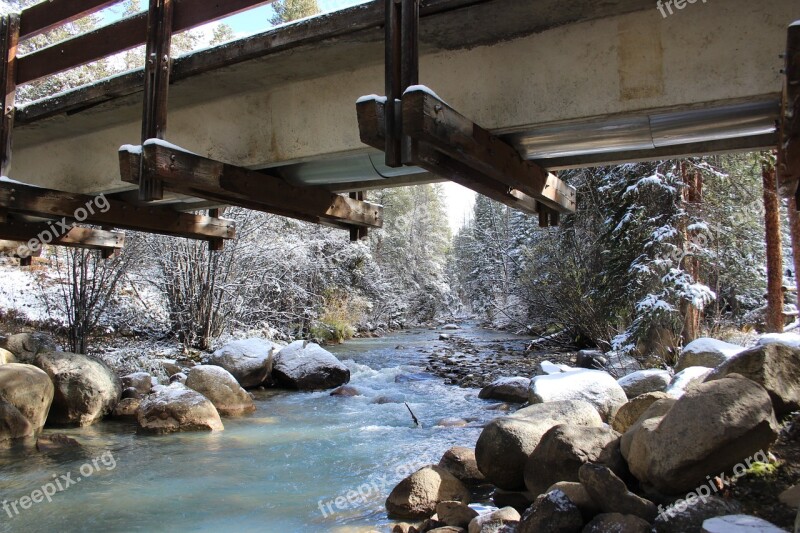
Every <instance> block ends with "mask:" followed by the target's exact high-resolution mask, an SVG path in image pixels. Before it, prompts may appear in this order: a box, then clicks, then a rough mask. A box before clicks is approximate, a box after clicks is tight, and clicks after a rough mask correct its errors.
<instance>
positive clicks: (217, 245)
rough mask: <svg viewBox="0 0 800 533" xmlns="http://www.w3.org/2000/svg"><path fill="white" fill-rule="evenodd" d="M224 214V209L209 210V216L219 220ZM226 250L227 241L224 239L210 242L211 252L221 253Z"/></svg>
mask: <svg viewBox="0 0 800 533" xmlns="http://www.w3.org/2000/svg"><path fill="white" fill-rule="evenodd" d="M221 214H222V209H220V208H214V209H209V210H208V216H210V217H212V218H219V217H220V215H221ZM224 248H225V241H224V240H223V239H212V240H210V241H208V251H209V252H221V251H222V250H223V249H224Z"/></svg>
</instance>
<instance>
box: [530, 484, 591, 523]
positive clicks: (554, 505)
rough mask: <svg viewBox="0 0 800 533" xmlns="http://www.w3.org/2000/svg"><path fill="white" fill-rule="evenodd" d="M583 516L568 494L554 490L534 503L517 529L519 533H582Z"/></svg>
mask: <svg viewBox="0 0 800 533" xmlns="http://www.w3.org/2000/svg"><path fill="white" fill-rule="evenodd" d="M581 529H583V516H582V515H581V511H580V509H578V506H577V505H575V504H574V503H573V502H572V500H570V499H569V497H567V495H566V494H564V493H563V492H561V491H560V490H554V491H551V492H548V493H547V494H542V495H541V496H539V497H538V498H536V501H535V502H533V505H531V506H530V507H529V508H528V510H527V511H525V514H523V515H522V519H521V520H520V522H519V526H518V527H517V533H580V531H581Z"/></svg>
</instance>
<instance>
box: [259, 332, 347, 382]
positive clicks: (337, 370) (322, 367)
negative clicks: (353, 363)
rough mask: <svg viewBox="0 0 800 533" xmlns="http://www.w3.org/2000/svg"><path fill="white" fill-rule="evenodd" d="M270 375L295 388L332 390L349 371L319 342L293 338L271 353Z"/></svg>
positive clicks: (344, 380)
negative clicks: (293, 339)
mask: <svg viewBox="0 0 800 533" xmlns="http://www.w3.org/2000/svg"><path fill="white" fill-rule="evenodd" d="M272 374H273V376H274V377H275V379H276V380H277V381H278V383H280V384H281V385H283V386H285V387H288V388H291V389H298V390H319V389H333V388H335V387H338V386H339V385H344V384H345V383H348V382H349V381H350V370H349V369H348V368H347V367H346V366H345V365H343V364H342V363H341V361H339V360H338V359H337V358H336V357H335V356H334V355H333V354H332V353H330V352H329V351H328V350H325V349H324V348H322V347H321V346H320V345H319V344H316V343H313V342H308V341H295V342H293V343H291V344H290V345H289V346H286V347H285V348H283V349H282V350H281V351H280V352H278V354H277V355H276V356H275V364H274V366H273V369H272Z"/></svg>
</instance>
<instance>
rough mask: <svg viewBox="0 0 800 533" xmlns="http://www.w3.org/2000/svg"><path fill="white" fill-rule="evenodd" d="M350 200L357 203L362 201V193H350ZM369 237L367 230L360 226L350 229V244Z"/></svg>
mask: <svg viewBox="0 0 800 533" xmlns="http://www.w3.org/2000/svg"><path fill="white" fill-rule="evenodd" d="M350 198H351V199H353V200H356V201H359V202H363V201H364V191H357V192H351V193H350ZM367 237H369V229H368V228H365V227H360V226H351V227H350V242H358V241H361V240H364V239H366V238H367Z"/></svg>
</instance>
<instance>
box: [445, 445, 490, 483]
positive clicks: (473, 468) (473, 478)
mask: <svg viewBox="0 0 800 533" xmlns="http://www.w3.org/2000/svg"><path fill="white" fill-rule="evenodd" d="M439 466H440V467H442V468H444V469H445V470H447V471H448V472H450V473H451V474H453V475H454V476H455V477H456V478H458V479H459V481H461V482H462V483H464V484H465V485H467V486H468V487H469V486H475V485H482V484H484V483H486V478H485V477H484V476H483V474H481V471H480V470H478V462H477V461H476V460H475V450H473V449H472V448H467V447H465V446H453V447H452V448H450V449H449V450H447V451H446V452H444V455H442V458H441V460H439Z"/></svg>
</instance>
